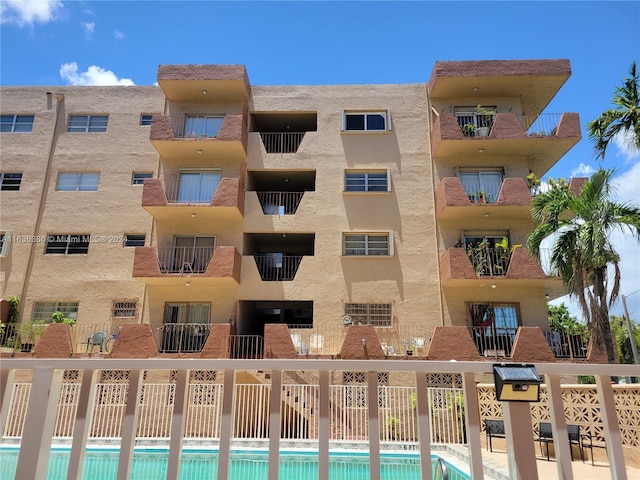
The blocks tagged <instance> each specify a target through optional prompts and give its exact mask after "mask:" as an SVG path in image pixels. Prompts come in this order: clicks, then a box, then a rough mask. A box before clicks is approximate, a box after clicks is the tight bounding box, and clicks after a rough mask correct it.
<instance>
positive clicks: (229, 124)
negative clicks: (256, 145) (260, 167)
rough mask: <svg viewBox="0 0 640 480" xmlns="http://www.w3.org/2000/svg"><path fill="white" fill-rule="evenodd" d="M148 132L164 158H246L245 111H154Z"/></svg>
mask: <svg viewBox="0 0 640 480" xmlns="http://www.w3.org/2000/svg"><path fill="white" fill-rule="evenodd" d="M149 135H150V136H149V138H150V140H151V143H152V144H153V146H154V147H155V149H156V150H157V151H158V153H159V154H160V155H161V156H163V157H165V158H180V157H183V158H184V157H188V158H193V157H197V158H203V159H206V158H207V157H208V156H211V155H216V156H228V157H233V158H237V157H240V158H244V157H245V156H246V153H247V120H246V117H245V116H243V115H226V116H214V115H211V116H207V115H203V116H185V115H179V116H169V115H154V117H153V123H152V124H151V132H150V134H149Z"/></svg>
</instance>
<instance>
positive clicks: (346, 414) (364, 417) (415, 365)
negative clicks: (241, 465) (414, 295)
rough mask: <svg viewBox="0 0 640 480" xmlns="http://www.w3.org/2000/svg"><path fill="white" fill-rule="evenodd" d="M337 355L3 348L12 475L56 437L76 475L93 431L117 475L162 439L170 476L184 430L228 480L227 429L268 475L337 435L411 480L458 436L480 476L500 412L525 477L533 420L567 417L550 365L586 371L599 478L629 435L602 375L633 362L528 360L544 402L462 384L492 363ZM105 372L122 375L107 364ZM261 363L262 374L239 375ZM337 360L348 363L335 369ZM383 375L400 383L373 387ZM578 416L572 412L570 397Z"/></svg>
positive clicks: (29, 474) (621, 403) (631, 408)
mask: <svg viewBox="0 0 640 480" xmlns="http://www.w3.org/2000/svg"><path fill="white" fill-rule="evenodd" d="M337 365H338V364H337V363H336V362H335V361H332V360H328V359H309V360H295V359H293V360H292V359H287V360H284V359H260V360H255V359H254V360H229V359H226V360H223V359H159V358H155V359H101V358H91V359H82V360H79V359H23V358H20V359H19V358H14V359H7V360H3V365H2V375H1V377H0V379H1V383H0V387H1V388H0V391H1V392H2V394H3V395H2V402H1V405H2V408H1V409H0V426H2V428H3V432H2V433H3V442H4V443H5V444H9V443H11V442H12V441H13V443H14V444H16V443H19V445H20V453H19V455H18V462H17V468H16V478H44V477H45V476H46V470H47V465H48V460H49V453H50V448H51V443H52V441H53V440H54V438H57V437H64V438H66V439H69V441H70V443H71V453H70V460H69V467H68V468H69V475H70V476H71V477H73V478H76V477H78V478H79V477H81V476H82V466H83V457H84V452H85V449H86V446H87V444H89V443H90V442H91V441H93V439H98V438H100V439H101V440H102V441H105V440H109V441H112V442H113V444H114V446H119V447H120V448H119V464H118V478H130V474H131V459H132V455H133V447H134V445H135V444H136V442H137V443H138V445H142V444H143V443H141V442H143V441H144V440H145V439H148V440H149V441H152V442H155V443H156V444H157V442H158V441H159V440H163V441H164V444H165V445H168V447H169V461H168V467H167V478H178V477H179V473H180V472H179V469H180V459H181V456H182V449H181V447H182V445H183V443H184V442H185V440H188V439H203V440H206V441H207V442H208V443H209V444H210V445H216V446H217V448H218V452H219V453H218V460H219V464H218V474H217V475H218V478H219V479H226V478H228V471H229V458H230V450H231V448H232V445H235V444H237V442H235V441H236V440H238V441H241V442H242V444H244V445H252V446H261V447H262V448H268V450H269V464H270V469H271V468H273V470H272V474H270V478H277V476H278V474H277V466H278V459H279V455H280V453H279V450H280V448H281V447H282V446H283V445H286V448H291V446H292V445H294V446H295V445H299V446H306V447H307V448H313V449H314V450H315V451H317V452H318V463H319V470H318V476H319V478H328V459H329V450H330V449H334V448H347V445H348V446H349V448H361V449H365V450H368V452H369V458H370V460H369V463H370V470H369V476H370V478H371V479H379V478H380V453H381V451H383V450H391V451H393V450H397V451H405V450H407V449H410V450H413V451H415V452H416V453H418V454H419V455H420V458H421V459H422V460H423V461H422V462H421V468H422V471H423V478H430V475H431V461H430V453H431V443H464V444H466V445H467V448H468V453H469V459H470V466H469V468H470V472H471V475H472V477H473V478H482V471H483V462H482V445H481V436H482V432H481V424H482V423H481V420H482V419H483V418H487V417H491V416H493V417H496V416H504V419H505V422H504V423H505V431H506V441H507V442H508V444H509V445H510V447H509V452H508V453H509V457H510V461H509V469H510V475H511V477H512V478H516V477H517V472H522V471H527V472H528V474H530V478H532V479H534V478H538V477H537V475H536V473H535V472H536V462H535V449H534V433H533V432H534V425H535V424H536V422H539V421H540V420H541V419H542V417H543V416H544V420H545V421H550V422H551V423H552V425H553V428H554V438H557V439H562V438H566V428H567V427H566V424H567V423H576V422H575V421H574V419H573V418H568V419H567V418H566V415H567V413H566V408H565V407H566V405H563V401H565V402H566V400H563V397H566V389H563V388H562V387H561V385H560V376H561V375H585V374H593V375H595V377H596V382H597V383H596V386H595V387H594V386H591V387H588V388H590V390H591V392H590V393H589V395H590V399H589V402H588V403H589V404H593V406H594V409H595V408H597V411H598V416H597V420H596V418H595V417H594V418H590V419H589V421H590V422H591V423H597V429H598V430H597V437H598V438H601V439H603V440H604V441H605V445H606V450H607V458H608V463H609V473H610V475H611V477H612V478H626V476H625V459H624V453H623V443H624V444H627V445H629V446H631V447H634V446H635V447H637V446H638V445H639V444H640V427H639V425H640V418H639V416H640V408H639V407H640V405H639V401H640V400H639V399H640V395H639V393H640V386H639V385H625V386H616V387H613V386H612V385H611V381H610V377H611V376H612V375H622V376H627V375H629V376H630V375H632V374H634V372H636V373H637V367H636V366H632V365H593V364H591V365H577V364H551V363H548V364H537V365H536V368H537V370H538V373H539V374H541V375H543V378H544V381H545V383H546V388H545V389H544V391H545V393H544V396H543V397H544V398H543V400H544V401H545V402H547V405H546V406H545V405H543V404H540V406H539V408H538V404H532V405H531V408H530V405H529V404H526V403H520V402H512V403H509V402H495V398H493V395H494V390H493V388H492V386H476V379H477V377H478V376H486V375H487V374H490V373H491V372H492V366H491V364H489V363H486V362H437V361H411V362H409V361H394V362H390V361H385V360H342V361H340V362H339V368H340V371H336V370H335V369H336V367H337ZM132 367H135V369H133V368H132ZM213 370H215V371H216V372H217V375H209V376H208V377H207V378H208V380H207V381H205V382H203V381H202V380H203V379H204V378H205V376H202V375H199V376H198V378H197V379H196V378H195V377H194V376H192V375H191V374H190V372H192V373H197V372H206V371H209V372H210V371H213ZM301 370H305V371H307V370H313V371H317V372H318V377H317V378H318V382H317V383H316V384H312V385H311V384H289V383H284V382H283V379H285V378H291V377H290V376H289V375H285V374H284V373H285V372H290V371H292V372H296V371H301ZM118 371H121V372H124V371H126V372H127V374H126V375H125V374H122V375H119V376H118V375H113V372H118ZM162 371H171V372H172V374H171V380H170V381H169V382H166V383H147V382H146V381H145V378H149V377H151V376H153V375H157V374H159V373H160V372H162ZM267 371H268V372H269V377H265V383H263V384H261V383H259V382H258V383H241V382H242V380H241V379H243V378H247V375H258V374H259V373H260V372H267ZM65 372H76V373H75V378H76V380H75V381H73V382H70V381H69V378H71V377H73V375H66V374H65ZM100 372H103V373H100ZM104 372H110V374H109V375H104ZM340 372H361V374H359V375H347V376H344V375H342V376H340V375H336V373H340ZM434 372H439V373H444V374H453V373H456V374H461V376H462V379H463V386H462V388H461V389H457V388H456V389H447V388H429V387H427V377H428V376H429V375H433V373H434ZM381 373H384V375H381ZM27 377H28V378H27ZM65 377H66V380H65ZM113 379H118V380H117V381H113ZM267 379H268V380H269V381H268V382H267V381H266V380H267ZM384 379H387V381H391V382H393V381H395V382H398V383H400V384H401V385H381V384H380V382H381V381H384ZM346 380H348V381H349V382H350V383H344V382H345V381H346ZM354 382H355V383H354ZM577 403H580V402H577ZM582 405H584V403H582ZM498 410H500V411H498ZM532 411H533V412H534V414H533V416H532V413H531V412H532ZM537 411H539V412H540V413H536V412H537ZM543 414H544V415H543ZM581 415H582V417H583V420H584V417H585V415H584V408H583V409H582V414H581ZM619 419H621V420H619ZM620 422H621V423H620ZM621 430H622V432H623V434H621ZM589 433H592V431H589ZM293 441H296V442H299V443H292V442H293ZM555 457H556V461H557V462H558V464H559V467H558V468H559V469H562V471H563V472H571V468H572V467H571V453H570V446H569V445H568V442H567V443H565V442H563V441H558V442H556V444H555Z"/></svg>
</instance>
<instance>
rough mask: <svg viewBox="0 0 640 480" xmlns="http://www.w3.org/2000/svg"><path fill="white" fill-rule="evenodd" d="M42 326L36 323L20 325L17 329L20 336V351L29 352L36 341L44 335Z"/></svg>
mask: <svg viewBox="0 0 640 480" xmlns="http://www.w3.org/2000/svg"><path fill="white" fill-rule="evenodd" d="M44 328H45V326H44V324H43V323H37V322H28V323H21V324H20V327H19V328H18V333H19V336H20V351H21V352H31V350H33V347H34V346H35V344H36V340H37V339H38V338H39V337H40V336H41V335H42V334H43V333H44Z"/></svg>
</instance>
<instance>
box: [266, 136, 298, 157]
mask: <svg viewBox="0 0 640 480" xmlns="http://www.w3.org/2000/svg"><path fill="white" fill-rule="evenodd" d="M304 134H305V132H261V133H260V138H261V139H262V145H264V149H265V150H266V152H267V153H296V152H297V151H298V147H299V146H300V144H301V143H302V139H303V138H304Z"/></svg>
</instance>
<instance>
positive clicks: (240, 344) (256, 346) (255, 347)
mask: <svg viewBox="0 0 640 480" xmlns="http://www.w3.org/2000/svg"><path fill="white" fill-rule="evenodd" d="M263 352H264V338H263V337H261V336H260V335H230V336H229V358H262V355H263Z"/></svg>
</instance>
